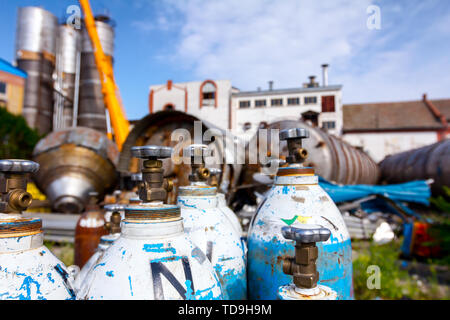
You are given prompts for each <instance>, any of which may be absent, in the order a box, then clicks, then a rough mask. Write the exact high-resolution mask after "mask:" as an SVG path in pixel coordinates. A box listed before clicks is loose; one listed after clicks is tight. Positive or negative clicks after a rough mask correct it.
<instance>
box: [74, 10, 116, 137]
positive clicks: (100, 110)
mask: <svg viewBox="0 0 450 320" xmlns="http://www.w3.org/2000/svg"><path fill="white" fill-rule="evenodd" d="M95 19H96V21H95V25H96V28H97V33H98V36H99V38H100V43H101V44H102V49H103V52H104V53H105V55H106V56H107V58H108V60H109V62H110V63H111V65H112V63H113V52H114V28H113V23H112V21H111V20H110V19H109V18H107V17H105V16H97V17H96V18H95ZM81 41H82V44H81V71H80V106H79V109H78V125H79V126H83V127H88V128H93V129H96V130H99V131H101V132H106V131H107V124H106V109H105V104H104V102H103V94H102V86H101V82H100V77H99V73H98V70H97V66H96V63H95V56H94V52H93V49H92V44H91V40H90V38H89V34H88V32H87V30H86V28H83V31H82V40H81Z"/></svg>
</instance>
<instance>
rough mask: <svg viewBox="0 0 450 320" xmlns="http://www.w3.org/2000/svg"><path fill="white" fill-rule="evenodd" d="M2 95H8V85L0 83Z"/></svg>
mask: <svg viewBox="0 0 450 320" xmlns="http://www.w3.org/2000/svg"><path fill="white" fill-rule="evenodd" d="M0 93H6V83H4V82H1V81H0Z"/></svg>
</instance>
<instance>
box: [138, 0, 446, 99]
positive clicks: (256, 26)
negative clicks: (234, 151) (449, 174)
mask: <svg viewBox="0 0 450 320" xmlns="http://www.w3.org/2000/svg"><path fill="white" fill-rule="evenodd" d="M372 2H373V1H371V0H357V1H353V0H328V1H324V0H322V1H301V0H282V1H273V0H272V1H269V0H244V1H243V0H227V1H217V0H210V1H205V0H183V1H178V0H166V1H165V4H166V5H165V6H164V9H163V11H164V12H162V13H161V15H162V16H167V12H170V13H171V15H170V17H169V18H165V20H164V21H162V20H161V21H156V22H155V23H156V25H157V26H158V28H160V29H162V30H168V29H170V28H176V29H177V31H178V35H179V36H178V38H177V39H174V40H175V45H174V48H173V50H174V51H173V53H172V54H171V56H170V62H171V64H172V66H173V65H177V66H178V68H180V69H181V68H185V69H186V70H187V71H188V72H191V75H192V80H196V79H205V78H215V79H231V80H232V82H233V85H234V86H237V87H239V88H241V89H244V90H251V89H255V88H256V87H257V86H261V87H266V86H267V81H268V80H274V81H275V87H276V88H277V87H278V88H280V87H294V86H299V85H301V84H302V83H303V82H306V81H307V76H308V75H311V74H315V75H318V76H319V79H320V65H321V64H322V63H325V62H326V63H330V65H331V68H330V82H331V83H333V84H334V83H340V84H343V85H344V100H345V102H357V101H381V100H400V99H411V98H413V99H417V98H419V97H420V95H421V94H422V93H423V92H425V91H428V92H429V93H430V96H431V97H433V95H435V96H445V95H446V94H447V92H448V89H447V88H448V87H449V86H450V78H449V76H448V72H444V71H443V70H444V69H445V68H446V70H448V69H450V62H449V61H448V58H447V57H446V56H445V53H442V54H441V55H438V56H437V57H433V58H432V59H430V60H429V59H427V56H426V54H429V53H430V52H429V51H430V49H429V48H428V50H426V48H425V46H427V45H428V46H429V45H430V41H431V44H435V41H432V40H433V37H439V34H442V35H447V39H448V35H449V32H448V30H449V28H448V22H443V20H445V18H444V19H443V20H438V21H435V22H434V23H433V24H432V25H427V24H424V25H423V28H422V29H421V30H420V31H417V29H416V28H417V24H416V20H414V19H418V17H420V16H421V15H423V12H424V10H425V8H426V6H425V5H424V3H417V5H413V4H412V2H411V3H410V2H408V8H407V9H405V8H404V9H402V8H401V7H400V6H398V5H391V4H390V3H388V2H386V1H381V2H379V3H380V4H379V5H380V7H381V12H382V29H381V30H368V29H367V27H366V21H367V18H368V15H367V13H366V9H367V7H368V6H369V5H370V4H371V3H372ZM376 3H378V2H376ZM435 3H436V2H435ZM174 12H176V13H177V14H176V15H175V14H174ZM447 17H448V16H447ZM173 19H175V20H176V23H170V22H168V21H171V20H173ZM431 21H433V20H431ZM141 27H142V26H141ZM164 28H165V29H164ZM143 29H145V28H143ZM414 32H416V33H417V35H416V34H415V33H414ZM436 32H438V34H437V35H436ZM411 35H414V36H413V37H412V36H411ZM408 37H409V38H411V39H408ZM424 48H425V49H424ZM447 95H448V94H447Z"/></svg>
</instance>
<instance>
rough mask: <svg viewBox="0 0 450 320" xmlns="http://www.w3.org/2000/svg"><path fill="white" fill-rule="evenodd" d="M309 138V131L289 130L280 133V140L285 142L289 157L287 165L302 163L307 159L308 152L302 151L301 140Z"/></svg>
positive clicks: (300, 129)
mask: <svg viewBox="0 0 450 320" xmlns="http://www.w3.org/2000/svg"><path fill="white" fill-rule="evenodd" d="M306 138H309V131H308V130H306V129H304V128H291V129H285V130H282V131H280V140H286V141H287V145H288V150H289V155H288V156H287V157H286V162H288V163H302V162H304V161H305V160H306V158H307V157H308V151H307V150H306V149H303V147H302V140H303V139H306Z"/></svg>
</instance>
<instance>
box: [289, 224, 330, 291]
mask: <svg viewBox="0 0 450 320" xmlns="http://www.w3.org/2000/svg"><path fill="white" fill-rule="evenodd" d="M281 233H282V235H283V237H284V238H286V239H288V240H294V241H295V242H296V244H295V257H288V258H286V259H284V260H283V272H284V273H285V274H289V275H292V276H294V284H295V286H296V287H297V288H302V289H312V288H315V287H317V282H318V281H319V273H318V272H317V267H316V260H317V258H318V254H319V252H318V249H317V246H316V242H323V241H327V240H328V239H329V238H330V235H331V231H330V230H328V229H327V228H323V227H321V226H316V225H305V226H303V227H302V228H295V227H283V228H281Z"/></svg>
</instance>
